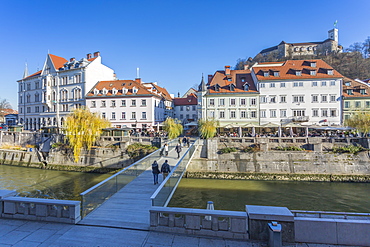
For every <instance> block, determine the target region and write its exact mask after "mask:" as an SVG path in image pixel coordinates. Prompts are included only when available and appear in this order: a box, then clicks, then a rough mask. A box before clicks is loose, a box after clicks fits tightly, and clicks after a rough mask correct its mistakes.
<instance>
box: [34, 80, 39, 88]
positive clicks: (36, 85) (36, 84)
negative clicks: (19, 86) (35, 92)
mask: <svg viewBox="0 0 370 247" xmlns="http://www.w3.org/2000/svg"><path fill="white" fill-rule="evenodd" d="M35 88H36V89H38V88H40V82H38V81H37V82H35Z"/></svg>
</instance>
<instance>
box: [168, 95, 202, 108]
mask: <svg viewBox="0 0 370 247" xmlns="http://www.w3.org/2000/svg"><path fill="white" fill-rule="evenodd" d="M173 103H174V104H175V106H179V105H197V104H198V98H197V97H196V96H195V94H193V93H192V94H189V95H188V97H186V98H174V99H173Z"/></svg>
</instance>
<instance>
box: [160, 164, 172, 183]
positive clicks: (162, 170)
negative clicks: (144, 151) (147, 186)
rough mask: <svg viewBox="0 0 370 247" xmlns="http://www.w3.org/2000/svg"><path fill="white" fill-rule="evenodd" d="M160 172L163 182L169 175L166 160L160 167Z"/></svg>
mask: <svg viewBox="0 0 370 247" xmlns="http://www.w3.org/2000/svg"><path fill="white" fill-rule="evenodd" d="M161 172H162V174H163V180H165V179H166V177H167V175H168V173H170V172H171V169H170V165H169V164H168V160H166V161H165V162H164V163H163V165H162V167H161Z"/></svg>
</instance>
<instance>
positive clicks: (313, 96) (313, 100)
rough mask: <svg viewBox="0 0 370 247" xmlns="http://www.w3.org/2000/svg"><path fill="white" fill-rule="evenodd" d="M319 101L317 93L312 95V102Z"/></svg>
mask: <svg viewBox="0 0 370 247" xmlns="http://www.w3.org/2000/svg"><path fill="white" fill-rule="evenodd" d="M317 102H319V96H318V95H312V103H317Z"/></svg>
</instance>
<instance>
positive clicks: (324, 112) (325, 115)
mask: <svg viewBox="0 0 370 247" xmlns="http://www.w3.org/2000/svg"><path fill="white" fill-rule="evenodd" d="M321 116H322V117H327V116H328V109H321Z"/></svg>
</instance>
